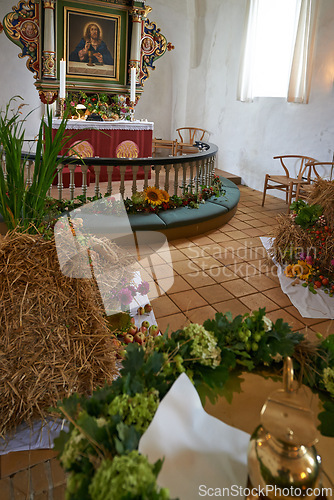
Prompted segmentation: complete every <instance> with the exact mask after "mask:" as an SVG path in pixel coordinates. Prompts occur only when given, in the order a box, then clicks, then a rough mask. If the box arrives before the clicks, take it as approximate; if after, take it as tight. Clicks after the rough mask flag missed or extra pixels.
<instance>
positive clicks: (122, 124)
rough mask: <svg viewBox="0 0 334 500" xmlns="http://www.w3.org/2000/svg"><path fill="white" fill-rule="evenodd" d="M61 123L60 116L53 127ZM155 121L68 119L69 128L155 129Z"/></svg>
mask: <svg viewBox="0 0 334 500" xmlns="http://www.w3.org/2000/svg"><path fill="white" fill-rule="evenodd" d="M60 123H61V120H60V118H53V119H52V128H53V129H58V128H59V125H60ZM153 128H154V122H147V121H141V120H134V121H133V122H131V121H129V120H113V121H107V120H103V121H87V120H68V121H67V124H66V129H67V130H92V129H95V130H153Z"/></svg>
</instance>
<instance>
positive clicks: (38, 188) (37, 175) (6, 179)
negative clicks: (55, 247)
mask: <svg viewBox="0 0 334 500" xmlns="http://www.w3.org/2000/svg"><path fill="white" fill-rule="evenodd" d="M17 97H19V96H15V97H13V98H12V99H11V100H10V101H9V103H8V104H7V106H6V108H5V111H2V112H1V113H0V144H1V148H2V151H3V152H4V153H5V160H6V175H5V172H4V171H3V169H2V168H0V213H1V214H2V216H3V219H4V221H5V223H6V224H7V228H8V230H12V229H14V228H16V227H18V228H20V229H22V230H27V229H28V228H29V230H33V231H35V229H31V228H33V227H35V228H38V226H39V225H40V224H41V222H42V221H43V218H44V217H45V215H46V213H47V210H46V205H47V192H48V190H49V188H50V185H51V183H52V181H53V179H54V177H55V176H56V172H57V166H58V165H59V164H60V163H62V161H63V158H64V156H65V155H62V156H60V155H59V154H60V151H61V150H62V148H64V147H65V146H66V143H67V142H68V140H69V139H68V138H67V137H66V136H65V129H66V119H63V120H62V122H61V124H60V126H59V129H58V130H57V132H56V134H55V136H54V137H52V112H51V111H49V110H48V109H47V113H46V116H45V117H44V118H43V119H42V120H41V124H40V127H39V132H38V135H37V142H36V158H35V162H34V172H33V177H32V181H31V184H30V185H28V184H27V182H26V178H25V169H26V165H27V161H28V160H29V159H28V156H27V155H26V156H24V153H23V144H24V134H25V131H24V128H23V125H24V122H25V118H24V119H22V118H21V116H20V111H19V108H20V107H19V108H18V110H17V111H12V110H11V109H10V107H11V104H12V102H13V101H15V100H16V99H17Z"/></svg>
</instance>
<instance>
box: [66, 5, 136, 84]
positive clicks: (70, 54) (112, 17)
mask: <svg viewBox="0 0 334 500" xmlns="http://www.w3.org/2000/svg"><path fill="white" fill-rule="evenodd" d="M59 3H61V6H59V7H60V8H59V7H58V9H59V10H58V15H57V35H58V43H57V52H58V53H59V54H60V57H58V58H57V59H58V61H59V60H60V59H61V58H63V59H64V60H65V61H66V82H67V85H68V84H71V82H73V86H74V87H77V86H80V87H81V88H87V90H88V89H89V90H94V91H95V90H96V91H98V90H104V89H105V90H112V89H113V88H120V87H124V88H125V87H126V85H127V83H128V82H127V65H128V24H129V21H128V17H129V14H128V9H127V8H124V7H123V8H117V6H115V5H112V6H109V5H106V4H104V5H101V2H96V5H97V7H94V2H90V3H87V4H85V3H83V2H74V1H73V0H71V1H66V0H60V2H59ZM58 5H59V4H58Z"/></svg>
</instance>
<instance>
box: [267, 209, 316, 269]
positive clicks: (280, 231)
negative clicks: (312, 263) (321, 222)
mask: <svg viewBox="0 0 334 500" xmlns="http://www.w3.org/2000/svg"><path fill="white" fill-rule="evenodd" d="M276 220H277V225H276V226H275V228H274V230H273V238H274V240H273V246H272V249H271V255H272V257H274V258H275V260H276V261H277V262H278V263H279V264H284V263H285V264H286V263H290V262H293V261H294V253H295V251H296V249H300V250H299V251H300V252H302V251H305V252H307V249H308V248H311V247H312V243H313V242H312V239H311V235H310V234H309V233H308V232H306V231H305V230H304V229H302V228H301V227H300V226H298V225H297V224H295V223H294V221H293V216H292V215H290V214H283V215H282V214H281V215H279V216H278V217H277V218H276Z"/></svg>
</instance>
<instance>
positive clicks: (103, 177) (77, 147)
mask: <svg viewBox="0 0 334 500" xmlns="http://www.w3.org/2000/svg"><path fill="white" fill-rule="evenodd" d="M60 123H61V120H60V119H59V118H55V119H53V120H52V135H53V137H54V135H55V134H56V131H57V129H58V128H59V125H60ZM153 127H154V123H153V122H147V121H139V120H136V121H133V122H130V121H127V120H115V121H86V120H68V122H67V125H66V136H68V137H70V140H69V142H68V143H67V144H66V147H65V148H63V150H62V151H61V154H68V155H71V154H78V156H79V155H80V156H81V157H84V158H85V157H86V158H88V157H94V156H96V157H100V158H148V157H150V156H152V135H153ZM71 147H72V148H73V149H72V152H71V151H70V152H68V153H67V151H68V149H69V148H71ZM89 170H90V180H92V181H94V179H95V172H94V167H92V166H90V167H89ZM150 177H151V175H150V172H149V178H150ZM137 179H144V169H143V167H139V169H138V174H137ZM107 180H108V174H107V167H106V166H101V173H100V182H106V181H107ZM112 180H113V181H119V180H120V171H119V167H117V166H116V167H114V169H113V175H112ZM125 180H132V169H131V167H130V166H129V167H127V169H126V172H125ZM55 183H57V179H56V180H55ZM76 184H77V182H76Z"/></svg>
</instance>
